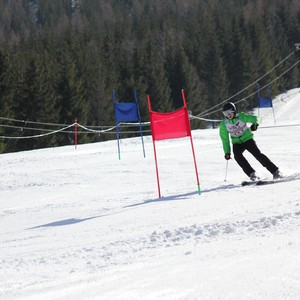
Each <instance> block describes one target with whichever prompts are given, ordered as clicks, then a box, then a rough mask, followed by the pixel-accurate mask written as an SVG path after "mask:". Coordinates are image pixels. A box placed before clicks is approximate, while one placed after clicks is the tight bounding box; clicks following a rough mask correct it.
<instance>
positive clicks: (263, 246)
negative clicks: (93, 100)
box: [0, 89, 300, 300]
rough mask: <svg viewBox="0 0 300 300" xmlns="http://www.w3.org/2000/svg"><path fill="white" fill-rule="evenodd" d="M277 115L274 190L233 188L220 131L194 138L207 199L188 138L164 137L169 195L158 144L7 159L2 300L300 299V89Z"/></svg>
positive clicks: (269, 124)
mask: <svg viewBox="0 0 300 300" xmlns="http://www.w3.org/2000/svg"><path fill="white" fill-rule="evenodd" d="M274 109H275V114H276V123H277V125H276V126H274V120H273V115H272V110H271V109H264V110H261V111H260V115H261V116H262V119H263V122H262V124H261V126H260V127H259V129H258V131H257V132H256V133H255V140H256V141H257V143H258V146H259V147H260V149H261V150H262V152H264V153H265V154H266V155H267V156H269V158H270V159H271V160H272V161H273V162H274V163H275V164H277V165H278V166H279V167H280V169H281V171H282V172H283V173H284V174H286V175H293V176H294V177H295V178H296V180H293V181H289V182H284V183H276V184H273V185H266V186H249V187H241V185H240V183H241V181H242V180H245V179H246V176H245V174H244V173H243V172H242V170H241V169H240V168H239V167H238V166H237V164H236V163H235V162H234V161H233V160H231V161H229V164H228V173H227V180H226V182H225V181H224V179H225V171H226V161H225V160H224V154H223V150H222V145H221V141H220V139H219V135H218V129H206V130H196V131H193V140H194V147H195V153H196V159H197V164H198V171H199V178H200V183H201V190H202V193H201V195H199V194H198V192H197V182H196V175H195V169H194V164H193V159H192V152H191V147H190V141H189V139H187V138H183V139H176V140H167V141H159V142H156V147H157V149H156V150H157V156H158V166H159V174H160V184H161V193H162V196H163V197H162V198H160V199H159V198H158V191H157V182H156V174H155V164H154V158H153V145H152V140H151V137H145V149H146V158H144V157H143V152H142V145H141V140H140V138H133V139H126V140H123V141H122V144H121V154H122V158H121V160H119V159H118V154H117V143H116V141H109V142H103V143H96V144H88V145H79V146H78V147H77V149H76V150H75V149H74V147H71V146H68V147H58V148H51V149H42V150H37V151H26V152H19V153H11V154H3V155H1V156H0V299H1V300H2V299H3V300H4V299H5V300H7V299H42V300H46V299H51V300H53V299H76V300H77V299H80V300H81V299H110V300H111V299H122V300H123V299H193V300H194V299H201V300H203V299H213V300H215V299H256V300H257V299H264V300H265V299H268V300H274V299H300V180H299V178H300V177H299V174H300V160H299V154H300V134H299V131H300V126H299V124H300V93H299V89H294V90H291V91H289V92H288V93H287V94H285V95H281V96H279V97H277V98H276V99H274ZM295 124H297V125H296V126H291V125H295ZM284 125H290V126H284ZM246 156H247V157H248V158H249V161H250V162H251V164H252V165H253V166H254V167H255V169H256V171H257V172H258V174H259V175H260V176H262V177H270V178H271V174H268V171H267V170H266V169H264V168H263V167H262V166H261V165H259V163H258V162H256V161H255V160H254V158H253V157H252V156H250V155H248V154H247V153H246ZM297 178H298V179H297Z"/></svg>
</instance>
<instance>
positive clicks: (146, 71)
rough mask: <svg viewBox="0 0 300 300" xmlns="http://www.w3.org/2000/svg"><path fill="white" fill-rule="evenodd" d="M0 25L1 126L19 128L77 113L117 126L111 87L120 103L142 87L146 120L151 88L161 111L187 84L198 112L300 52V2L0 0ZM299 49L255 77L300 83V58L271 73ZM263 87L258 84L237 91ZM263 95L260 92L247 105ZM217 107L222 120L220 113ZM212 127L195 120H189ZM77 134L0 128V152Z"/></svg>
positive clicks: (84, 119) (284, 85)
mask: <svg viewBox="0 0 300 300" xmlns="http://www.w3.org/2000/svg"><path fill="white" fill-rule="evenodd" d="M0 25H1V26H0V117H1V118H0V136H14V137H23V136H28V135H35V134H37V131H36V130H37V129H39V130H41V131H42V129H43V128H44V129H45V130H46V127H47V126H49V124H53V128H56V127H55V124H73V122H74V119H75V117H77V118H78V122H79V123H80V124H84V125H86V126H96V127H99V128H102V127H101V126H106V125H113V124H114V123H115V120H114V111H113V109H114V108H113V99H112V91H113V90H115V91H116V93H117V99H118V101H120V102H121V101H133V89H134V88H135V89H136V91H137V95H138V98H139V108H140V114H141V119H142V120H143V121H148V119H149V118H148V108H147V101H146V98H147V95H148V94H149V95H150V96H151V101H152V108H153V110H156V111H161V112H167V111H170V110H174V109H177V108H179V107H181V105H182V99H181V92H180V91H181V89H184V90H185V94H186V98H187V104H188V108H189V110H191V111H192V113H193V114H199V113H201V112H202V111H205V110H206V109H207V108H209V107H212V106H215V105H217V104H218V103H220V102H222V101H224V99H227V98H228V97H230V96H231V95H235V94H236V93H237V92H238V91H241V90H242V89H244V88H245V87H247V86H248V85H249V83H252V82H253V81H254V80H255V79H257V78H260V77H261V76H262V75H263V74H266V73H267V72H268V71H270V70H272V68H274V66H275V65H276V64H278V63H279V62H280V61H282V59H283V58H284V57H286V56H287V55H288V54H289V53H292V52H293V51H294V44H295V43H297V42H300V40H298V39H299V37H300V32H299V31H300V3H299V1H297V0H227V1H222V0H164V1H161V0H88V1H83V0H53V1H48V0H2V1H1V2H0ZM297 55H298V53H296V52H295V53H294V55H291V56H290V58H289V59H288V60H287V61H286V62H285V63H284V64H283V65H282V66H280V67H279V68H277V69H275V70H274V71H273V72H270V74H268V76H266V77H265V78H263V79H262V80H261V81H260V82H259V84H260V85H262V86H263V85H264V84H267V83H268V82H271V81H273V83H272V85H271V90H272V93H273V94H276V93H278V92H282V91H283V90H284V89H289V88H293V87H299V85H300V79H299V71H300V69H299V66H296V67H295V68H292V69H291V71H289V72H287V73H286V74H284V76H281V77H280V78H279V79H278V80H275V79H276V78H277V77H278V76H279V75H280V74H282V72H283V71H284V70H285V69H286V68H288V67H289V66H290V65H292V64H293V63H295V62H296V61H297V60H298V59H299V57H297ZM255 89H256V86H255V85H253V86H251V87H250V88H249V89H248V90H245V91H244V92H243V93H241V94H239V95H238V96H237V97H235V98H233V99H232V101H233V102H234V101H236V100H238V99H241V98H242V97H244V96H246V95H249V94H250V93H253V91H255ZM261 93H262V94H263V93H265V91H261ZM255 101H256V100H255V96H253V97H252V98H251V99H250V101H247V102H245V103H243V104H241V106H244V107H246V106H249V105H250V102H251V103H253V102H255ZM244 107H243V108H244ZM209 117H210V118H220V112H215V113H213V114H212V115H210V116H209ZM19 120H22V122H20V121H19ZM29 122H30V123H29ZM44 123H45V125H42V124H44ZM28 124H30V126H29V125H28ZM43 126H44V127H43ZM204 126H206V124H205V123H204V122H203V121H193V122H192V127H193V128H201V127H204ZM47 128H48V129H49V127H47ZM111 138H115V136H114V135H113V134H108V133H107V134H101V135H99V134H83V135H82V136H80V142H82V143H83V142H95V141H101V140H107V139H111ZM73 142H74V141H73V138H72V135H71V134H66V133H58V134H55V135H49V136H47V137H45V138H44V137H43V138H35V139H3V138H0V152H11V151H20V150H27V149H36V148H41V147H50V146H57V145H67V144H70V143H73Z"/></svg>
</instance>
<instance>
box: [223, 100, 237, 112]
mask: <svg viewBox="0 0 300 300" xmlns="http://www.w3.org/2000/svg"><path fill="white" fill-rule="evenodd" d="M227 110H228V111H232V112H234V113H235V112H236V107H235V105H234V104H233V103H232V102H227V103H225V104H224V106H223V111H227Z"/></svg>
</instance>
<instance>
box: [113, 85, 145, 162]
mask: <svg viewBox="0 0 300 300" xmlns="http://www.w3.org/2000/svg"><path fill="white" fill-rule="evenodd" d="M113 100H114V111H115V119H116V133H117V141H118V155H119V159H121V151H120V132H119V124H120V123H121V122H124V123H125V122H139V128H140V134H141V139H142V145H143V154H144V157H145V147H144V139H143V131H142V124H141V117H140V112H139V106H138V100H137V95H136V91H135V89H134V102H127V103H118V102H117V96H116V92H115V91H113Z"/></svg>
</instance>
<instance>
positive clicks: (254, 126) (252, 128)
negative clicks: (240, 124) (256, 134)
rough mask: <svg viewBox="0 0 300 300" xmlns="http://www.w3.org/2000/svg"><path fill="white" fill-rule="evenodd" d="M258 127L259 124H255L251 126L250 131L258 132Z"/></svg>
mask: <svg viewBox="0 0 300 300" xmlns="http://www.w3.org/2000/svg"><path fill="white" fill-rule="evenodd" d="M257 127H258V124H257V123H253V124H252V125H251V126H250V129H251V131H256V130H257Z"/></svg>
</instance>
